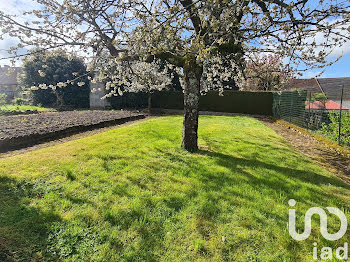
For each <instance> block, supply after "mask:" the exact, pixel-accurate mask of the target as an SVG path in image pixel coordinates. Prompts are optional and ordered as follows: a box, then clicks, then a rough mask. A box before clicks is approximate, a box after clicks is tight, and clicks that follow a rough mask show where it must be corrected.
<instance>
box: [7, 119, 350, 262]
mask: <svg viewBox="0 0 350 262" xmlns="http://www.w3.org/2000/svg"><path fill="white" fill-rule="evenodd" d="M181 128H182V117H179V116H175V117H162V118H155V119H152V120H149V121H145V122H139V123H136V124H133V125H130V126H126V127H122V128H119V129H116V130H112V131H108V132H105V133H102V134H97V135H94V136H91V137H87V138H83V139H80V140H76V141H71V142H68V143H64V144H60V145H56V146H53V147H49V148H44V149H41V150H38V151H33V152H30V153H27V154H24V155H19V156H14V157H10V158H6V159H0V180H1V181H0V261H1V256H3V257H5V256H6V255H5V254H13V258H15V259H18V260H21V261H22V260H25V261H26V260H30V259H32V260H34V261H38V260H41V259H42V257H44V258H45V259H46V260H48V261H52V260H55V259H57V258H60V259H61V260H64V261H263V262H264V261H314V260H313V259H312V248H313V245H312V243H313V242H315V241H316V242H318V246H319V247H322V246H330V247H337V246H340V245H342V244H344V242H345V241H347V242H350V235H349V234H348V233H347V235H346V236H344V237H343V238H342V239H340V240H339V241H337V242H329V241H326V240H325V239H323V238H322V237H321V235H320V233H319V226H317V225H318V224H319V222H318V221H317V220H319V219H317V217H314V220H315V222H316V223H314V224H313V226H314V227H313V231H312V234H311V236H310V238H309V239H308V240H307V241H302V242H298V241H294V240H293V239H292V238H291V237H290V236H289V233H288V229H287V222H288V208H289V206H288V200H289V199H291V198H294V199H295V200H296V201H297V205H296V209H297V215H298V218H299V219H298V227H299V228H303V226H304V224H303V223H301V222H302V220H303V219H302V217H303V216H304V214H305V211H306V210H307V209H308V208H310V207H312V206H319V207H322V208H325V207H327V206H335V207H338V208H341V209H342V210H343V211H344V212H345V213H346V215H347V217H348V218H350V186H348V185H345V184H344V183H342V182H341V181H340V180H339V179H337V178H336V177H335V176H334V175H333V174H330V173H328V172H327V171H325V170H324V169H323V168H321V167H319V166H318V165H317V164H315V163H313V162H312V161H311V160H309V159H307V158H306V157H304V156H302V155H301V154H299V153H297V152H296V151H295V150H294V149H293V148H291V146H290V145H288V144H287V143H286V142H285V140H284V139H282V138H281V137H280V136H278V135H277V134H276V133H275V132H274V131H272V130H270V129H268V128H267V127H265V126H264V125H263V124H261V123H260V122H259V121H257V120H255V119H252V118H248V117H217V116H202V117H201V118H200V125H199V136H200V139H199V144H200V148H201V150H200V151H199V152H198V153H195V154H190V153H187V152H185V151H184V150H182V149H181V148H180V146H179V145H180V143H181ZM349 221H350V220H349ZM328 224H329V231H330V232H332V231H333V232H334V231H337V229H338V227H339V224H340V223H339V222H338V220H337V219H336V217H334V216H329V221H328Z"/></svg>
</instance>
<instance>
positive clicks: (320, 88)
mask: <svg viewBox="0 0 350 262" xmlns="http://www.w3.org/2000/svg"><path fill="white" fill-rule="evenodd" d="M343 87H344V95H343V101H350V77H338V78H317V79H316V78H311V79H293V80H292V81H291V82H290V83H289V85H288V87H287V89H289V90H290V89H299V88H300V89H306V90H308V91H310V92H312V93H324V94H325V95H326V96H327V98H328V99H329V100H333V101H340V97H341V90H342V88H343Z"/></svg>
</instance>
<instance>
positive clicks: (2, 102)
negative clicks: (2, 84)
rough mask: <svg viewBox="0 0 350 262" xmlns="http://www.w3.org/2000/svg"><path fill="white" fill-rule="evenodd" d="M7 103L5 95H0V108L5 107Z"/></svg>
mask: <svg viewBox="0 0 350 262" xmlns="http://www.w3.org/2000/svg"><path fill="white" fill-rule="evenodd" d="M6 101H7V95H6V94H0V106H4V105H6Z"/></svg>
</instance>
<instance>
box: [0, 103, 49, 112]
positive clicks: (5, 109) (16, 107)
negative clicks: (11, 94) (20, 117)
mask: <svg viewBox="0 0 350 262" xmlns="http://www.w3.org/2000/svg"><path fill="white" fill-rule="evenodd" d="M27 110H30V111H34V110H37V111H39V112H44V111H53V110H54V109H52V108H46V107H42V106H30V105H3V106H0V112H13V111H21V112H24V111H27Z"/></svg>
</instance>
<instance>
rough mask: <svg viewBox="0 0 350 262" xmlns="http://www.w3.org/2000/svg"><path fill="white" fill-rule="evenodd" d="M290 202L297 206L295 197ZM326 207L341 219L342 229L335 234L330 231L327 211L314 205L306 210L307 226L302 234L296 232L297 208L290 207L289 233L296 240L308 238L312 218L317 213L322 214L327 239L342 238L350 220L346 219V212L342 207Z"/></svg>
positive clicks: (324, 233)
mask: <svg viewBox="0 0 350 262" xmlns="http://www.w3.org/2000/svg"><path fill="white" fill-rule="evenodd" d="M288 204H289V206H291V207H293V206H295V204H296V201H295V200H294V199H291V200H289V202H288ZM326 209H327V210H328V212H329V213H332V214H334V215H336V216H338V217H339V219H340V221H341V226H340V229H339V231H338V232H337V233H334V234H329V233H328V230H327V214H326V212H325V211H324V210H323V209H322V208H319V207H312V208H310V209H309V210H308V211H306V214H305V228H304V232H303V233H301V234H299V233H297V232H296V226H295V218H296V215H295V209H289V224H288V229H289V234H290V235H291V237H292V238H293V239H295V240H298V241H302V240H305V239H307V238H308V237H309V236H310V234H311V218H312V216H313V215H315V214H317V215H319V216H320V227H321V228H320V230H321V234H322V236H323V237H324V238H325V239H327V240H330V241H336V240H338V239H340V238H342V237H343V236H344V235H345V233H346V230H347V228H348V221H347V219H346V216H345V214H344V213H343V212H342V211H341V210H340V209H338V208H336V207H327V208H326Z"/></svg>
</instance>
